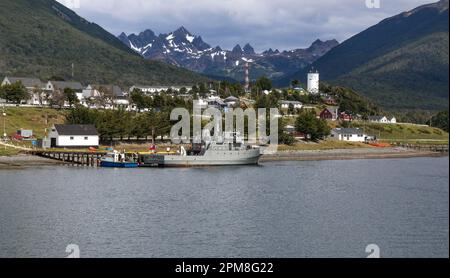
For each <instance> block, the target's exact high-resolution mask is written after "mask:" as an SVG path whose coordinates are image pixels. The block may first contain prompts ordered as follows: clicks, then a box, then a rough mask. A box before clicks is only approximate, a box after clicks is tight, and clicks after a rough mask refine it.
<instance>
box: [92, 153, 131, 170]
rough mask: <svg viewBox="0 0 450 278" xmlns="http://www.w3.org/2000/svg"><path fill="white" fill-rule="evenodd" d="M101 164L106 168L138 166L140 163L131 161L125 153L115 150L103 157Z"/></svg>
mask: <svg viewBox="0 0 450 278" xmlns="http://www.w3.org/2000/svg"><path fill="white" fill-rule="evenodd" d="M99 166H100V167H105V168H137V167H139V163H137V162H133V161H129V160H127V156H126V155H125V154H121V153H119V152H118V151H114V152H111V153H108V154H107V155H105V156H104V157H102V158H101V159H100V165H99Z"/></svg>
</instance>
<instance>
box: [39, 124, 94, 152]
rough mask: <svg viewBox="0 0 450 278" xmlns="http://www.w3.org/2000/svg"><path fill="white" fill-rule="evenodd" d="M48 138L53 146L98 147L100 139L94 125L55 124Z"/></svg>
mask: <svg viewBox="0 0 450 278" xmlns="http://www.w3.org/2000/svg"><path fill="white" fill-rule="evenodd" d="M47 140H48V141H49V143H47V144H46V145H47V146H50V147H51V148H84V147H98V145H99V141H100V140H99V135H98V132H97V129H96V128H95V126H94V125H54V126H53V128H52V130H51V132H50V134H49V136H48V138H47Z"/></svg>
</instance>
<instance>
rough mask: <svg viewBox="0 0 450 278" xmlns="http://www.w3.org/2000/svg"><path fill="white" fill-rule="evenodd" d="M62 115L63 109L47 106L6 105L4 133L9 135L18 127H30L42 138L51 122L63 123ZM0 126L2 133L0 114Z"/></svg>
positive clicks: (63, 113) (0, 117) (1, 117)
mask: <svg viewBox="0 0 450 278" xmlns="http://www.w3.org/2000/svg"><path fill="white" fill-rule="evenodd" d="M0 109H1V108H0ZM64 115H65V111H63V110H56V109H49V108H45V109H42V108H25V107H6V133H7V134H8V136H11V135H13V134H14V133H16V132H17V130H19V129H32V130H33V133H34V135H35V136H36V137H37V138H42V137H43V136H44V132H45V128H50V127H51V126H52V125H53V124H58V123H64V120H65V116H64ZM46 119H47V120H46ZM0 128H1V131H2V132H1V133H3V116H1V114H0Z"/></svg>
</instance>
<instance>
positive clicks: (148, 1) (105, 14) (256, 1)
mask: <svg viewBox="0 0 450 278" xmlns="http://www.w3.org/2000/svg"><path fill="white" fill-rule="evenodd" d="M69 1H70V0H69ZM78 1H80V8H79V9H76V12H77V13H79V14H80V15H82V16H84V17H86V18H87V19H88V20H90V21H94V22H96V23H98V24H100V25H102V26H103V27H104V28H106V29H107V30H109V31H111V32H112V33H114V34H118V33H120V32H122V31H125V32H127V33H130V32H140V31H143V30H144V29H152V30H153V31H154V32H155V33H167V32H170V31H173V30H174V29H176V28H177V27H179V26H181V25H184V26H185V27H186V28H187V29H188V30H190V31H191V32H193V33H195V34H199V35H202V36H203V37H204V39H205V41H207V42H209V43H211V44H213V45H221V46H223V47H225V48H231V47H233V46H234V45H235V44H236V43H240V44H245V43H246V42H250V43H251V44H252V45H253V46H254V47H255V48H256V49H257V50H263V49H267V48H269V47H272V48H280V49H290V48H297V47H304V46H307V45H309V44H310V43H311V42H312V41H314V40H315V39H317V38H320V39H332V38H336V39H338V40H340V41H343V40H345V39H347V38H348V37H349V36H351V35H354V34H356V33H358V32H360V31H362V30H364V29H366V28H368V27H370V26H371V25H373V24H376V23H377V22H379V21H380V20H382V19H384V18H386V17H388V16H392V15H395V14H397V13H400V12H402V11H406V10H410V9H412V8H415V7H416V6H419V5H421V4H425V3H430V2H432V0H431V1H430V0H389V1H388V0H381V8H380V9H368V8H367V7H366V0H340V1H336V0H78ZM60 2H62V3H64V2H65V0H60Z"/></svg>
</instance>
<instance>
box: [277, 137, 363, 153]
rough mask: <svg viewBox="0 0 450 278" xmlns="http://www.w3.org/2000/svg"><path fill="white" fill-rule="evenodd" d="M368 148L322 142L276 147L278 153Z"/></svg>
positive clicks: (348, 143)
mask: <svg viewBox="0 0 450 278" xmlns="http://www.w3.org/2000/svg"><path fill="white" fill-rule="evenodd" d="M370 147H371V146H369V145H367V144H364V143H356V142H342V141H336V140H324V141H320V142H318V143H313V142H309V143H305V142H300V143H296V144H294V145H292V146H287V145H280V146H279V147H278V151H312V150H333V149H355V148H370Z"/></svg>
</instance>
